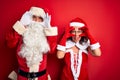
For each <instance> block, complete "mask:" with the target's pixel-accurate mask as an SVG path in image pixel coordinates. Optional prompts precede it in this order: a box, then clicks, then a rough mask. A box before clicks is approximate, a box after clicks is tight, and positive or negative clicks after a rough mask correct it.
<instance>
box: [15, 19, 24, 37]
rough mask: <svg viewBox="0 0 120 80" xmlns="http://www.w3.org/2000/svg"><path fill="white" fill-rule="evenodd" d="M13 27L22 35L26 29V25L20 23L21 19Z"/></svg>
mask: <svg viewBox="0 0 120 80" xmlns="http://www.w3.org/2000/svg"><path fill="white" fill-rule="evenodd" d="M13 29H14V30H15V31H16V32H17V33H18V34H20V35H22V34H23V33H24V32H25V31H26V29H25V27H24V26H23V25H22V24H21V23H20V21H17V22H16V23H15V24H14V25H13Z"/></svg>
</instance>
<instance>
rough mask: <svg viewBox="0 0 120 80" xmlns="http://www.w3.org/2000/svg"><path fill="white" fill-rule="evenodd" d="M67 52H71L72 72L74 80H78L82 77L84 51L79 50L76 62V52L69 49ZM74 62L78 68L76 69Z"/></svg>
mask: <svg viewBox="0 0 120 80" xmlns="http://www.w3.org/2000/svg"><path fill="white" fill-rule="evenodd" d="M66 52H70V55H71V56H70V61H71V71H72V74H73V77H74V80H78V77H79V75H80V69H81V64H82V51H81V50H79V53H78V55H77V56H76V58H77V57H78V58H77V61H76V62H75V58H74V52H73V50H72V49H68V50H67V51H66ZM74 62H75V63H76V65H77V67H76V68H75V67H74Z"/></svg>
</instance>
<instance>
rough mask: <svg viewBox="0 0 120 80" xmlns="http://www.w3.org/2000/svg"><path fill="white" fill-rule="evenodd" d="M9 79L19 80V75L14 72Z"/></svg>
mask: <svg viewBox="0 0 120 80" xmlns="http://www.w3.org/2000/svg"><path fill="white" fill-rule="evenodd" d="M8 78H9V79H11V80H17V73H16V72H15V71H12V72H11V73H10V74H9V75H8Z"/></svg>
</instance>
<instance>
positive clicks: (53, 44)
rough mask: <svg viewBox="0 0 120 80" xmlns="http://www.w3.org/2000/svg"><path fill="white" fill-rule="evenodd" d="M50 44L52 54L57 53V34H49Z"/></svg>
mask: <svg viewBox="0 0 120 80" xmlns="http://www.w3.org/2000/svg"><path fill="white" fill-rule="evenodd" d="M47 40H48V43H49V46H50V52H49V53H50V54H54V53H56V46H57V36H48V37H47Z"/></svg>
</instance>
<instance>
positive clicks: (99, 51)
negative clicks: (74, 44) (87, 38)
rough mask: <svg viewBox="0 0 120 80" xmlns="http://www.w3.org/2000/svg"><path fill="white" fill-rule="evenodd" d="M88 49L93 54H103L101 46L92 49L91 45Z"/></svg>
mask: <svg viewBox="0 0 120 80" xmlns="http://www.w3.org/2000/svg"><path fill="white" fill-rule="evenodd" d="M88 50H89V51H90V52H91V54H92V55H93V56H101V50H100V48H97V49H94V50H91V49H90V47H89V48H88Z"/></svg>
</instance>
